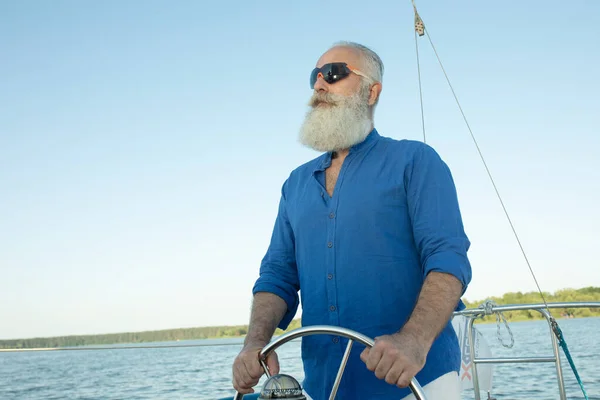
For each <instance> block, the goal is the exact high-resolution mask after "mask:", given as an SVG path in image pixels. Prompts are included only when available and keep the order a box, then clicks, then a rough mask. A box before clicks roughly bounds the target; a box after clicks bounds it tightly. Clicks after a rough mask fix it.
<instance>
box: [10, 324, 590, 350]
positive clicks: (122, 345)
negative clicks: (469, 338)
mask: <svg viewBox="0 0 600 400" xmlns="http://www.w3.org/2000/svg"><path fill="white" fill-rule="evenodd" d="M490 317H491V318H493V316H490ZM491 318H490V320H487V321H486V320H482V319H478V320H477V321H475V323H474V325H477V324H482V325H483V324H485V325H489V324H496V323H497V321H496V320H495V319H491ZM585 318H600V316H598V315H590V316H571V317H564V316H558V317H555V319H556V320H565V319H585ZM543 320H544V318H543V317H540V318H517V319H514V320H511V319H509V318H507V321H508V323H509V324H512V323H519V322H528V321H543ZM292 322H293V321H292ZM289 330H291V329H288V331H289ZM286 332H287V331H286ZM284 333H285V332H279V333H277V334H275V335H273V338H277V337H279V336H281V335H282V334H284ZM245 337H246V335H236V336H213V337H206V338H197V339H174V340H156V341H144V342H119V343H106V344H88V345H80V346H64V347H26V348H19V347H12V348H0V353H17V352H39V351H76V350H80V351H84V350H109V349H110V350H112V349H115V350H117V349H121V350H125V349H141V348H172V347H196V346H202V345H186V344H182V345H172V344H167V345H160V346H156V345H152V343H177V342H189V341H204V340H207V341H208V340H221V339H244V338H245ZM0 342H1V341H0ZM240 344H241V343H240ZM240 344H238V343H235V344H231V345H240ZM206 346H210V345H206Z"/></svg>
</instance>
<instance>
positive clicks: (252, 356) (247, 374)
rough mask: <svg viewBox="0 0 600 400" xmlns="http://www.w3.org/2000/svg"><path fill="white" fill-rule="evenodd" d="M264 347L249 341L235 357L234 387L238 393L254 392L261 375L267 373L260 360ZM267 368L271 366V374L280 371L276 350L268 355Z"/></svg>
mask: <svg viewBox="0 0 600 400" xmlns="http://www.w3.org/2000/svg"><path fill="white" fill-rule="evenodd" d="M262 349H263V346H261V345H258V344H252V343H248V344H246V345H245V346H244V348H243V349H242V351H241V352H240V354H238V356H237V357H236V358H235V361H234V363H233V387H234V389H235V390H237V392H238V393H240V394H248V393H254V389H253V387H254V386H256V385H257V384H258V381H259V380H260V378H261V376H262V375H263V374H264V373H265V371H264V370H263V367H262V365H261V364H260V362H259V356H260V352H261V350H262ZM267 368H269V374H271V375H276V374H278V373H279V359H278V358H277V354H276V353H275V352H272V353H271V354H270V355H269V357H267Z"/></svg>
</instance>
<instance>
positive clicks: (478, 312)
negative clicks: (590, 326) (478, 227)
mask: <svg viewBox="0 0 600 400" xmlns="http://www.w3.org/2000/svg"><path fill="white" fill-rule="evenodd" d="M563 308H597V309H600V302H554V303H553V302H550V303H538V304H509V305H495V304H493V302H489V301H488V302H486V303H484V304H482V305H481V306H480V307H478V308H471V309H465V310H462V311H456V312H454V313H453V316H452V325H453V327H454V330H455V331H456V333H457V336H458V339H459V343H460V349H461V360H462V364H461V369H460V373H459V376H460V380H461V389H462V390H463V391H464V390H467V389H473V393H474V398H475V400H482V397H481V392H482V391H483V392H484V393H486V395H487V397H486V399H484V400H495V398H494V397H493V393H492V386H493V385H492V376H493V370H492V368H491V365H493V364H523V363H554V365H555V369H556V385H557V387H556V389H557V392H558V395H559V399H560V400H567V394H566V391H565V382H564V371H563V366H562V362H561V359H560V349H561V348H562V349H563V350H564V351H565V355H566V356H567V359H568V360H569V363H570V365H571V368H572V370H573V373H574V374H575V376H576V378H577V380H578V382H579V384H580V386H581V389H582V392H583V394H584V397H585V398H586V399H587V400H589V399H588V396H587V393H586V391H585V389H584V386H583V384H582V382H581V378H580V377H579V374H578V372H577V369H576V367H575V365H574V363H573V361H572V358H571V357H570V352H569V350H568V346H567V344H566V341H565V338H564V335H563V334H562V331H561V329H560V327H559V325H558V322H557V321H556V319H555V318H554V317H553V316H552V313H551V311H550V310H552V309H563ZM522 310H528V311H533V312H537V313H539V314H541V315H542V316H543V318H544V319H545V320H546V322H547V323H548V332H549V340H550V341H551V343H552V349H553V353H552V354H549V355H546V356H535V357H534V356H528V355H524V356H521V357H493V356H492V355H491V352H490V351H489V348H488V347H487V343H486V341H485V339H484V337H483V335H482V334H481V333H480V332H479V331H478V330H477V329H476V328H475V327H474V326H473V325H474V322H475V321H476V320H477V319H478V318H481V317H484V316H487V315H497V316H498V318H499V319H502V320H503V321H504V323H505V324H507V321H506V319H505V318H504V315H503V313H505V312H508V311H522ZM307 335H337V336H342V337H345V338H347V339H349V340H348V344H347V346H346V351H345V352H344V356H343V358H342V360H341V361H340V368H339V370H338V373H337V376H336V380H335V382H334V384H333V388H332V391H331V394H330V397H329V399H330V400H333V399H335V398H336V397H335V396H336V393H337V387H338V385H339V383H340V381H341V378H342V376H343V373H344V368H345V366H346V361H347V360H348V357H349V356H350V350H351V348H352V346H353V343H354V342H357V343H360V344H362V345H365V346H369V347H370V346H372V345H373V339H371V338H369V337H366V336H364V335H362V334H361V333H359V332H355V331H352V330H349V329H345V328H340V327H337V326H327V325H317V326H306V327H301V328H297V329H294V330H291V331H289V332H287V333H284V334H283V335H281V336H278V337H276V338H274V339H273V340H272V341H271V342H270V343H269V344H268V345H267V346H265V348H264V349H263V350H262V351H261V353H260V360H261V364H262V366H263V370H264V371H265V375H266V376H267V377H268V379H267V381H266V382H265V383H264V385H263V387H262V390H261V391H260V392H258V393H252V394H246V395H242V394H240V393H238V392H236V393H235V395H234V396H233V397H225V398H221V399H219V400H263V399H270V398H277V399H296V400H305V399H306V397H305V394H304V393H303V391H302V387H301V385H300V383H299V382H298V381H297V380H296V379H294V378H293V377H290V376H289V375H285V374H280V375H279V376H277V375H276V376H271V375H270V374H269V370H268V368H267V366H266V364H265V362H264V360H266V358H267V357H268V356H269V355H270V354H271V353H272V352H273V351H275V350H276V349H278V348H279V347H280V346H282V345H284V344H285V343H288V342H289V341H291V340H294V339H298V338H301V337H303V336H307ZM281 376H282V377H284V378H285V381H284V383H283V384H282V383H281V382H277V380H278V378H280V377H281ZM271 379H272V381H271ZM271 382H274V384H272V385H271ZM409 387H410V389H411V391H412V392H413V394H414V395H415V398H416V400H428V399H427V396H426V395H425V393H424V392H423V388H422V387H421V385H420V384H419V382H418V381H417V380H416V379H414V378H413V380H412V382H411V384H410V386H409ZM267 392H268V394H266V393H267ZM286 396H287V397H286Z"/></svg>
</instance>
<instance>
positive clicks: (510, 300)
mask: <svg viewBox="0 0 600 400" xmlns="http://www.w3.org/2000/svg"><path fill="white" fill-rule="evenodd" d="M544 296H545V297H546V301H548V302H569V301H596V302H600V287H591V286H590V287H586V288H582V289H562V290H559V291H557V292H556V293H554V294H552V293H544ZM489 300H492V301H494V302H495V303H497V304H499V305H502V304H527V303H541V302H542V299H541V297H540V295H539V293H537V292H528V293H521V292H516V293H514V292H511V293H505V294H504V295H503V296H502V297H490V298H489ZM463 301H464V302H465V304H466V305H467V308H477V307H479V305H480V304H482V303H483V302H484V301H485V300H479V301H472V302H471V301H467V300H464V299H463ZM552 314H553V315H554V316H555V317H557V318H560V317H565V318H573V317H598V316H600V309H587V308H565V309H555V310H553V312H552ZM505 316H506V318H507V319H509V320H512V321H519V320H528V319H541V318H542V316H541V315H540V314H539V313H538V312H535V311H511V312H507V313H505ZM495 320H496V317H495V316H493V315H492V316H487V317H485V318H483V319H479V320H478V321H483V322H489V321H495ZM298 327H300V320H299V319H296V320H293V321H292V322H291V324H290V326H289V327H288V329H286V331H289V330H292V329H296V328H298ZM283 332H284V331H282V330H281V329H277V330H276V331H275V334H276V335H280V334H282V333H283ZM246 333H248V326H246V325H237V326H212V327H203V328H181V329H167V330H161V331H147V332H123V333H112V334H106V335H79V336H61V337H51V338H34V339H15V340H0V349H31V348H52V347H75V346H89V345H109V344H118V343H146V342H168V341H176V340H194V339H209V338H228V337H241V336H244V335H245V334H246Z"/></svg>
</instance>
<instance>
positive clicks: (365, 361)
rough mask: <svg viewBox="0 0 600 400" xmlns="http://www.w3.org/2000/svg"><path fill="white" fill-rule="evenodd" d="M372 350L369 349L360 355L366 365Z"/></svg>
mask: <svg viewBox="0 0 600 400" xmlns="http://www.w3.org/2000/svg"><path fill="white" fill-rule="evenodd" d="M369 350H370V348H369V347H367V348H365V349H364V350H363V351H362V352H361V353H360V359H361V360H362V362H364V363H365V364H366V363H367V359H368V358H369V353H370V351H369Z"/></svg>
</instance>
